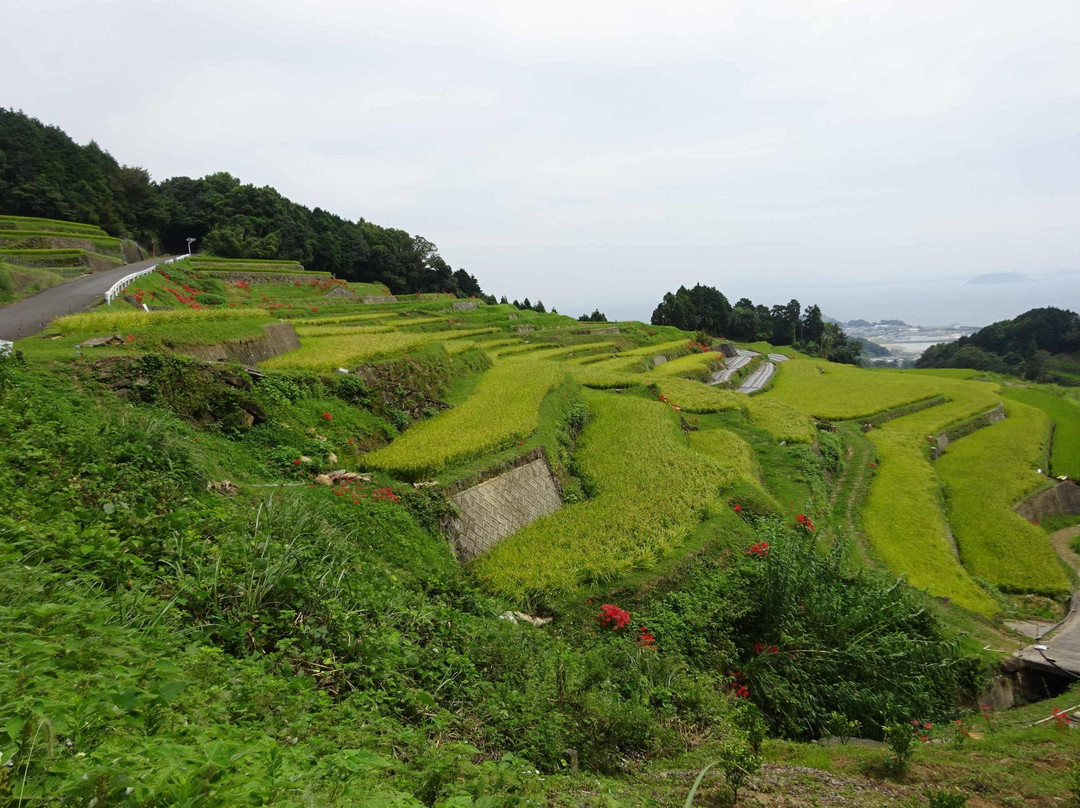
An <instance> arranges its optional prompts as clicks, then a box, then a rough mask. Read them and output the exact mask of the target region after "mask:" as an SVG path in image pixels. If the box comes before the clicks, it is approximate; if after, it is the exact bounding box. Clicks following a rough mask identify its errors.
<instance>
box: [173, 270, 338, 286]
mask: <svg viewBox="0 0 1080 808" xmlns="http://www.w3.org/2000/svg"><path fill="white" fill-rule="evenodd" d="M192 271H193V272H195V273H197V274H199V275H208V276H210V277H213V278H220V279H221V280H223V281H228V282H229V283H238V282H243V283H293V282H294V281H301V282H303V283H310V282H311V281H325V280H329V279H330V276H329V275H325V274H323V275H316V274H313V273H311V274H309V273H307V272H259V271H257V270H256V271H254V272H252V271H247V272H245V271H244V270H239V269H235V270H234V269H195V270H192Z"/></svg>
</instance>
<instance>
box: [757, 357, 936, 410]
mask: <svg viewBox="0 0 1080 808" xmlns="http://www.w3.org/2000/svg"><path fill="white" fill-rule="evenodd" d="M947 383H948V382H947V380H944V379H934V378H929V377H926V376H914V375H907V374H904V373H903V372H901V371H890V370H864V369H862V368H857V367H854V366H853V365H841V364H836V363H833V362H826V361H825V360H822V359H791V360H788V361H787V362H784V363H783V364H782V365H780V367H779V370H778V372H777V374H776V378H775V381H774V382H773V387H772V391H771V393H770V396H771V397H772V398H774V399H775V400H777V401H780V402H783V403H784V404H787V405H789V406H791V407H795V408H796V409H799V410H802V411H803V412H806V413H809V414H810V415H814V416H816V417H818V418H826V419H830V420H844V419H848V418H865V417H868V416H870V415H873V414H875V413H879V412H883V411H884V410H890V409H893V408H895V407H901V406H903V405H905V404H911V403H912V402H915V401H920V400H921V399H925V398H929V397H930V396H934V395H937V394H938V393H939V392H940V390H941V387H942V385H943V384H947Z"/></svg>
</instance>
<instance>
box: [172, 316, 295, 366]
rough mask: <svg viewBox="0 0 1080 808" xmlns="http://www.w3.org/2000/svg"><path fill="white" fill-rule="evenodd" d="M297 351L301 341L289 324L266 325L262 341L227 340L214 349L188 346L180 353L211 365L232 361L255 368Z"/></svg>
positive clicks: (258, 339) (207, 346)
mask: <svg viewBox="0 0 1080 808" xmlns="http://www.w3.org/2000/svg"><path fill="white" fill-rule="evenodd" d="M299 347H300V338H299V337H298V336H297V335H296V331H295V330H294V329H293V327H292V323H268V324H267V325H264V326H263V336H261V337H255V338H253V339H239V340H230V341H229V342H220V343H218V344H217V345H190V346H188V347H186V348H183V349H182V350H181V351H180V352H181V353H186V354H188V355H189V356H197V357H198V358H199V359H206V360H208V361H211V362H214V361H224V360H227V359H233V360H235V361H237V362H240V363H241V364H244V365H257V364H258V363H259V362H263V361H265V360H267V359H271V358H273V357H275V356H279V355H280V354H283V353H285V352H286V351H294V350H296V349H297V348H299Z"/></svg>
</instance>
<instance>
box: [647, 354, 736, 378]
mask: <svg viewBox="0 0 1080 808" xmlns="http://www.w3.org/2000/svg"><path fill="white" fill-rule="evenodd" d="M723 360H724V357H723V355H722V354H718V353H716V352H714V351H705V352H704V353H692V354H687V355H686V356H680V357H679V358H678V359H671V360H669V361H667V362H663V363H662V364H659V365H657V366H656V367H654V368H653V369H652V370H650V371H649V375H650V376H653V377H656V378H664V377H673V376H705V375H707V374H708V372H709V369H710V367H712V366H713V365H717V364H719V363H720V362H722V361H723Z"/></svg>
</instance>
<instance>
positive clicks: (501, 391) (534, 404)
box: [364, 360, 566, 480]
mask: <svg viewBox="0 0 1080 808" xmlns="http://www.w3.org/2000/svg"><path fill="white" fill-rule="evenodd" d="M565 376H566V374H565V371H564V370H563V368H562V367H561V366H560V365H558V364H557V363H555V362H545V361H524V360H522V361H518V362H500V363H499V364H496V365H495V366H494V367H492V368H491V369H490V370H488V371H487V372H485V373H484V376H483V377H482V378H481V380H480V382H479V383H478V384H477V386H476V389H475V390H474V391H473V394H472V395H471V396H470V397H469V398H468V399H467V400H466V401H465V403H464V404H462V405H461V406H458V407H454V408H453V409H450V410H447V411H446V412H443V413H440V414H439V415H437V416H435V417H434V418H432V419H430V420H428V421H421V422H420V423H418V424H415V425H414V426H412V427H411V428H410V429H409V430H408V431H407V432H405V434H404V435H402V436H401V437H400V438H398V439H397V440H395V441H394V442H393V443H391V444H390V445H389V446H387V447H385V448H383V449H380V450H378V451H376V452H372V453H371V454H369V455H366V456H365V458H364V463H365V464H366V465H367V466H368V467H369V468H372V469H381V470H383V471H388V472H391V473H393V474H397V475H400V476H402V477H405V478H407V479H411V480H420V479H424V478H428V477H433V476H435V475H437V474H439V473H440V472H441V471H443V470H445V469H447V468H450V467H451V466H454V465H457V464H461V463H465V462H468V461H470V460H474V459H476V458H479V457H483V456H484V455H486V454H490V453H492V452H496V451H499V450H500V449H505V448H507V447H509V446H513V445H514V443H516V442H518V441H523V440H525V438H527V437H528V436H529V435H531V434H532V433H533V432H534V431H535V430H536V427H537V424H538V420H539V411H540V403H541V402H542V401H543V399H544V396H546V395H547V394H548V392H549V391H550V390H551V389H552V388H553V387H555V386H556V385H557V384H559V382H561V381H562V380H563V379H564V378H565Z"/></svg>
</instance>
